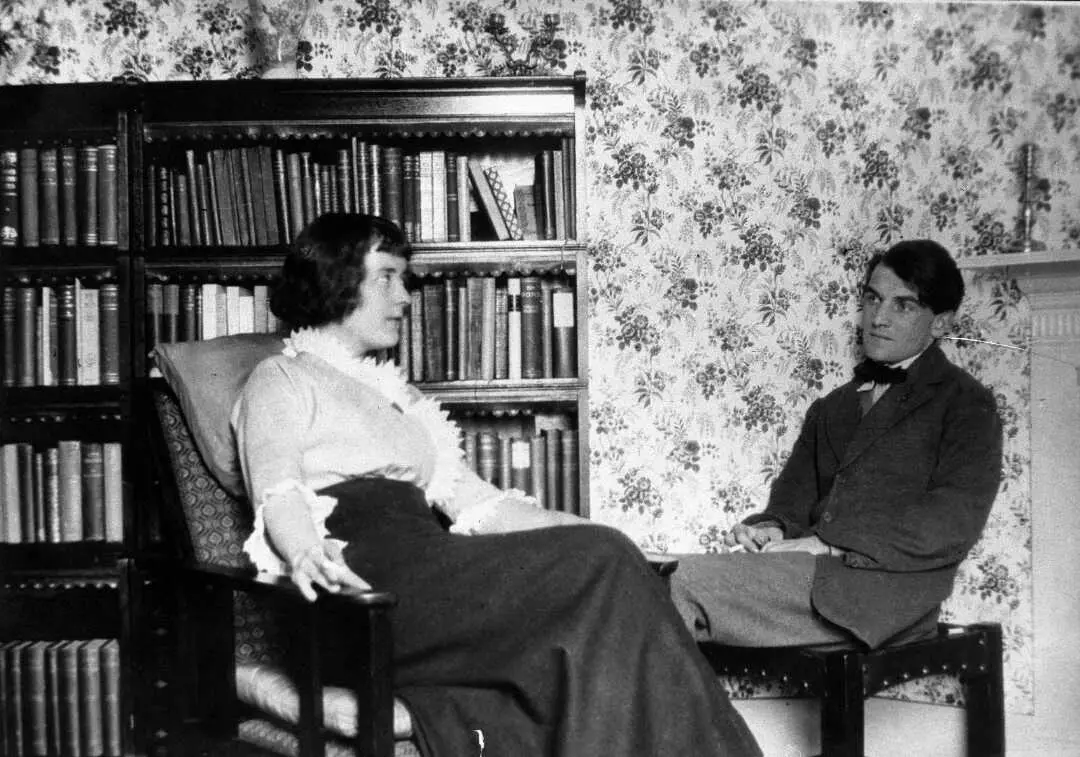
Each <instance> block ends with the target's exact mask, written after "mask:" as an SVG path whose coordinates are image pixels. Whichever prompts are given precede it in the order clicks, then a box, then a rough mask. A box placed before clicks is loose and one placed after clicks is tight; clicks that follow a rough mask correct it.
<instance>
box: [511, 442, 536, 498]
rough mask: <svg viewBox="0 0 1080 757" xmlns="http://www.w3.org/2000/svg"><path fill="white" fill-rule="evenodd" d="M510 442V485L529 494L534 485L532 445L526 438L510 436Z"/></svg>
mask: <svg viewBox="0 0 1080 757" xmlns="http://www.w3.org/2000/svg"><path fill="white" fill-rule="evenodd" d="M508 439H509V442H510V486H511V487H512V488H514V489H518V490H520V491H523V492H525V493H526V494H529V493H531V492H532V490H533V485H532V447H531V446H530V445H529V442H528V441H527V440H525V439H517V438H508Z"/></svg>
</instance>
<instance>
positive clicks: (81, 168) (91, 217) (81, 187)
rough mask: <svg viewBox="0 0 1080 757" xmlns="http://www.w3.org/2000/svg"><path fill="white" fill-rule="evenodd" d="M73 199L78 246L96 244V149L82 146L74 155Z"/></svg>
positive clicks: (94, 146) (97, 238)
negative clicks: (74, 198)
mask: <svg viewBox="0 0 1080 757" xmlns="http://www.w3.org/2000/svg"><path fill="white" fill-rule="evenodd" d="M76 159H77V161H78V162H77V163H76V170H75V197H76V206H77V210H76V219H77V221H78V228H79V244H84V245H88V246H96V245H97V244H98V240H99V237H98V149H97V146H96V145H82V146H80V147H79V148H78V151H77V154H76Z"/></svg>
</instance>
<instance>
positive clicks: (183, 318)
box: [177, 284, 199, 342]
mask: <svg viewBox="0 0 1080 757" xmlns="http://www.w3.org/2000/svg"><path fill="white" fill-rule="evenodd" d="M197 288H198V284H182V285H180V303H179V310H178V312H179V318H178V321H179V323H178V324H177V340H178V341H181V342H190V341H193V340H195V339H197V338H198V336H199V327H198V325H197V321H196V313H195V301H196V299H197V298H196V296H195V290H196V289H197Z"/></svg>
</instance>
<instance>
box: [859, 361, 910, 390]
mask: <svg viewBox="0 0 1080 757" xmlns="http://www.w3.org/2000/svg"><path fill="white" fill-rule="evenodd" d="M906 378H907V371H906V370H905V369H903V368H890V367H889V366H887V365H885V364H884V363H879V362H877V361H876V360H870V359H869V358H867V359H866V360H863V361H862V362H861V363H859V364H858V365H857V366H855V380H856V381H858V382H859V383H863V384H865V383H867V382H868V381H872V382H874V383H875V384H902V383H903V382H904V380H905V379H906Z"/></svg>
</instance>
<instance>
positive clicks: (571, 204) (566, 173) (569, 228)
mask: <svg viewBox="0 0 1080 757" xmlns="http://www.w3.org/2000/svg"><path fill="white" fill-rule="evenodd" d="M562 158H563V188H564V191H565V194H566V238H567V239H577V147H576V146H575V142H574V139H573V137H563V139H562Z"/></svg>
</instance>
